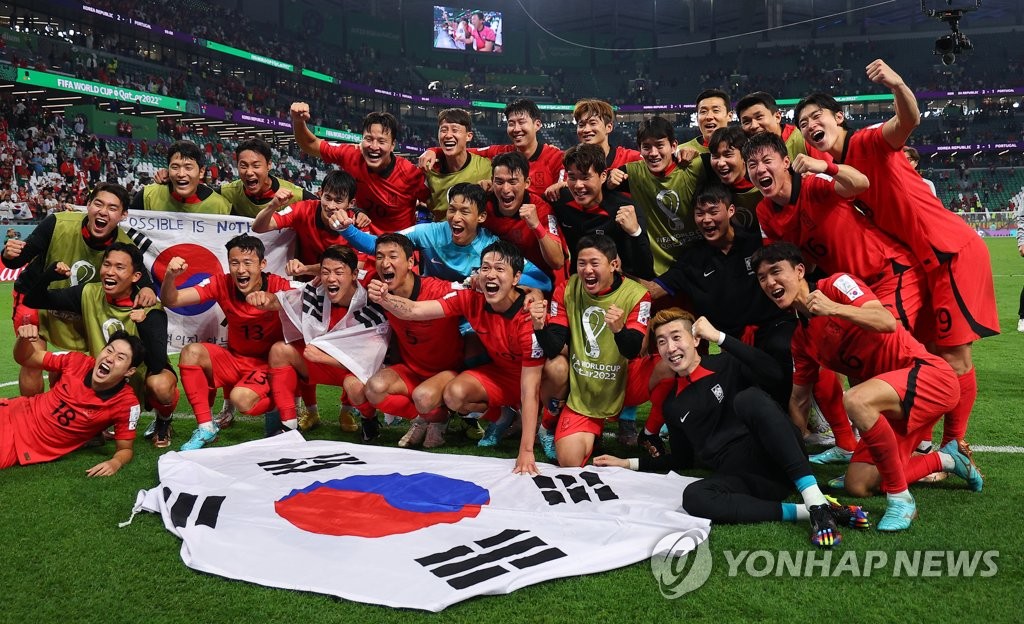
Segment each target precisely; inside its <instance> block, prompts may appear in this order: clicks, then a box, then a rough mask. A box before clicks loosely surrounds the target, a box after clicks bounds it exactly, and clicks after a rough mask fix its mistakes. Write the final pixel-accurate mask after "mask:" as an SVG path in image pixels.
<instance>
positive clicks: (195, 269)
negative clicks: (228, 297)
mask: <svg viewBox="0 0 1024 624" xmlns="http://www.w3.org/2000/svg"><path fill="white" fill-rule="evenodd" d="M175 256H180V257H182V258H184V259H185V262H187V263H188V269H186V270H185V272H184V273H182V274H181V275H179V276H178V277H177V278H176V279H175V280H174V285H175V286H177V287H178V288H179V289H182V288H190V287H192V286H195V285H197V284H199V283H200V282H202V281H203V280H205V279H209V278H211V277H213V276H215V275H220V274H222V273H224V265H222V264H221V262H220V260H219V259H218V258H217V256H215V255H213V252H211V251H210V250H209V249H207V248H205V247H202V246H200V245H195V244H192V243H181V244H178V245H172V246H171V247H168V248H167V249H164V250H163V251H161V252H160V255H158V256H157V257H156V260H154V261H153V282H154V283H156V284H157V285H159V284H162V283H163V279H164V273H165V271H166V270H167V264H168V263H169V262H170V261H171V258H174V257H175ZM215 303H216V302H215V301H206V302H203V303H197V304H196V305H190V306H183V307H180V308H170V309H171V310H173V311H174V312H176V313H178V314H180V315H182V316H196V315H199V314H202V313H203V312H206V311H207V310H209V309H210V308H212V307H213V306H214V304H215Z"/></svg>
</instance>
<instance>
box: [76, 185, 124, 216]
mask: <svg viewBox="0 0 1024 624" xmlns="http://www.w3.org/2000/svg"><path fill="white" fill-rule="evenodd" d="M100 192H106V193H110V194H111V195H113V196H114V197H117V200H118V201H119V202H121V210H123V211H124V212H127V211H128V206H130V205H131V203H132V195H131V193H129V192H128V189H126V188H125V187H123V186H121V185H120V184H115V183H113V182H100V183H99V184H97V185H96V188H94V189H93V190H92V192H91V193H89V196H88V197H87V198H86V199H85V203H86V204H87V205H88V204H91V203H92V200H94V199H96V195H98V194H99V193H100Z"/></svg>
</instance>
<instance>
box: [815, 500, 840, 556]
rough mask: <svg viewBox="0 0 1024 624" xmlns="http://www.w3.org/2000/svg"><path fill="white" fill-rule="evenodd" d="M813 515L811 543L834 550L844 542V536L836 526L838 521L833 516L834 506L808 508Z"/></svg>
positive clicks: (826, 504)
mask: <svg viewBox="0 0 1024 624" xmlns="http://www.w3.org/2000/svg"><path fill="white" fill-rule="evenodd" d="M807 511H809V512H810V513H811V543H812V544H814V545H815V546H817V547H818V548H832V547H833V546H838V545H839V544H841V543H842V542H843V536H842V535H841V534H840V533H839V527H838V526H836V519H835V517H834V516H833V515H832V506H831V505H830V504H828V503H825V504H824V505H812V506H810V507H808V508H807Z"/></svg>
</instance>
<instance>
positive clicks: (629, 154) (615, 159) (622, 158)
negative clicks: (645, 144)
mask: <svg viewBox="0 0 1024 624" xmlns="http://www.w3.org/2000/svg"><path fill="white" fill-rule="evenodd" d="M643 158H644V157H643V156H641V155H640V152H638V151H636V150H635V149H629V148H628V147H622V146H621V145H620V146H618V147H616V148H615V149H614V150H612V152H611V153H609V154H608V157H607V158H606V159H605V163H606V165H607V166H606V167H605V168H604V170H605V171H611V170H612V169H618V168H619V167H621V166H622V165H624V164H626V163H631V162H634V161H637V160H643ZM609 161H610V162H609Z"/></svg>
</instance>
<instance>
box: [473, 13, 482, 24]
mask: <svg viewBox="0 0 1024 624" xmlns="http://www.w3.org/2000/svg"><path fill="white" fill-rule="evenodd" d="M473 15H476V16H477V17H479V18H480V21H481V22H482V21H484V12H483V11H473Z"/></svg>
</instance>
